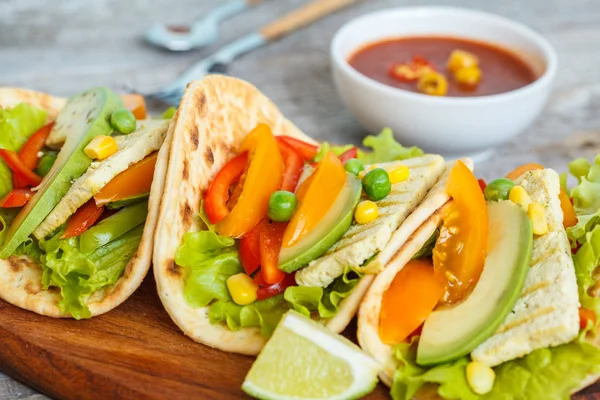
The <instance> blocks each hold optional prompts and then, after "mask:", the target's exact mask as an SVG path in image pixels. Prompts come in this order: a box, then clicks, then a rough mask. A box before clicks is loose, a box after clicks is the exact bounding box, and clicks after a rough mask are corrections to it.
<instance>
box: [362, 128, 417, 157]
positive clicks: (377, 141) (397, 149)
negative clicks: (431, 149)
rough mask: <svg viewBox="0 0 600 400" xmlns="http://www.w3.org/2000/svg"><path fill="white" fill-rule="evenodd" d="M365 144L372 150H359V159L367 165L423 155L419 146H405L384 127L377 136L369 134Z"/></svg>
mask: <svg viewBox="0 0 600 400" xmlns="http://www.w3.org/2000/svg"><path fill="white" fill-rule="evenodd" d="M363 146H364V147H366V148H369V149H371V150H372V151H363V150H358V159H359V160H360V161H362V163H363V164H365V165H367V164H376V163H384V162H390V161H397V160H406V159H408V158H413V157H419V156H422V155H423V150H421V149H419V148H418V147H414V146H413V147H403V146H402V145H401V144H400V143H398V142H397V141H396V139H394V135H393V134H392V130H391V129H389V128H386V129H384V130H383V131H381V133H380V134H379V135H377V136H372V135H370V136H367V137H366V138H365V139H364V140H363Z"/></svg>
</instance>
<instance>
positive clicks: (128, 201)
mask: <svg viewBox="0 0 600 400" xmlns="http://www.w3.org/2000/svg"><path fill="white" fill-rule="evenodd" d="M148 197H150V193H142V194H136V195H135V196H131V197H127V198H125V199H121V200H117V201H113V202H112V203H108V204H107V205H106V208H108V209H109V210H118V209H119V208H123V207H127V206H130V205H132V204H137V203H140V202H142V201H144V200H148Z"/></svg>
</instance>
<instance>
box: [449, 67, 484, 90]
mask: <svg viewBox="0 0 600 400" xmlns="http://www.w3.org/2000/svg"><path fill="white" fill-rule="evenodd" d="M454 79H456V81H457V82H458V83H459V84H461V85H464V86H477V85H478V84H479V82H480V81H481V70H480V69H479V67H467V68H460V69H457V70H456V71H455V72H454Z"/></svg>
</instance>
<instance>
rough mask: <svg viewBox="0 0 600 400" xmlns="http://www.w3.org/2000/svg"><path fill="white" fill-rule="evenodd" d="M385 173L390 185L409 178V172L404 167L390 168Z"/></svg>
mask: <svg viewBox="0 0 600 400" xmlns="http://www.w3.org/2000/svg"><path fill="white" fill-rule="evenodd" d="M387 173H388V176H389V177H390V182H392V185H394V184H396V183H400V182H404V181H405V180H407V179H408V177H409V176H410V170H409V169H408V167H407V166H406V165H401V166H399V167H396V168H390V169H388V170H387Z"/></svg>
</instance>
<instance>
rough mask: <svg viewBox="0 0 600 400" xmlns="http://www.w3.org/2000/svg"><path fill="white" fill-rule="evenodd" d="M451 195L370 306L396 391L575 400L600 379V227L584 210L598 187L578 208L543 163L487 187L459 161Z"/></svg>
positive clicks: (363, 314)
mask: <svg viewBox="0 0 600 400" xmlns="http://www.w3.org/2000/svg"><path fill="white" fill-rule="evenodd" d="M580 162H581V161H580ZM588 169H590V166H589V163H588ZM584 176H585V174H584ZM580 179H581V177H580ZM590 179H593V178H590ZM580 182H582V183H581V184H583V185H589V183H590V182H586V179H582V180H581V181H580ZM446 190H447V191H448V195H449V197H450V198H451V200H450V201H449V202H448V203H447V204H446V205H444V207H442V208H441V209H440V210H438V211H436V212H435V213H434V214H432V215H431V216H430V217H429V219H428V220H427V222H425V223H424V224H423V225H422V226H421V227H420V228H419V229H418V230H417V231H416V232H415V233H414V234H413V235H412V237H411V238H410V239H409V240H408V241H407V242H406V243H405V244H404V246H403V247H402V249H401V250H400V251H399V252H398V253H396V255H395V256H394V257H393V258H392V259H391V261H390V262H389V263H388V264H387V265H386V268H385V269H384V270H383V271H382V272H381V273H380V274H379V275H377V276H376V277H375V279H374V282H373V284H372V285H371V286H370V288H369V290H368V292H367V294H366V296H365V298H364V300H363V302H362V303H361V305H360V309H359V313H358V332H357V337H358V341H359V344H360V345H361V347H362V348H363V349H364V350H365V351H366V352H367V353H368V354H369V355H371V356H372V357H373V358H374V359H375V360H377V361H378V362H380V363H381V364H382V366H383V367H382V370H381V372H380V379H381V380H382V381H383V382H384V383H385V384H386V385H388V386H390V387H391V394H392V397H393V398H394V399H479V398H481V399H496V398H523V399H530V398H568V397H569V396H570V395H571V394H574V393H576V392H577V391H579V390H581V389H582V388H584V387H585V386H587V385H589V384H591V383H593V382H594V381H596V380H597V379H598V378H599V377H600V349H599V348H598V344H599V343H598V340H597V336H596V335H597V331H598V325H597V317H596V312H597V311H598V308H597V305H598V303H599V301H598V298H597V297H595V296H596V294H595V293H594V288H595V287H597V283H596V279H597V278H596V277H595V274H596V268H597V266H598V262H599V259H598V256H597V255H596V252H595V251H594V250H592V248H593V247H594V246H596V245H597V242H596V241H597V239H596V235H598V234H600V233H598V232H596V228H595V227H592V226H591V225H589V224H588V225H587V226H586V223H587V222H589V216H588V218H584V215H579V213H580V211H581V212H584V211H583V210H584V208H583V207H582V206H581V205H579V204H584V203H585V204H588V205H589V204H590V203H589V198H587V197H586V196H589V195H590V193H591V192H587V191H581V190H578V189H577V188H575V189H573V191H571V197H572V198H573V203H574V204H575V207H573V206H572V205H571V202H570V201H569V200H568V199H569V197H568V196H567V195H566V193H568V191H567V189H565V188H564V187H562V188H561V185H560V183H559V176H558V174H557V173H556V172H555V171H553V170H551V169H543V168H542V167H541V166H539V165H536V164H528V165H526V166H523V167H521V168H518V169H517V170H515V171H513V172H512V173H510V174H509V175H507V178H500V179H497V180H495V181H493V182H491V183H490V184H489V185H488V187H487V188H486V189H485V190H484V191H482V190H481V188H480V185H479V184H478V182H477V179H476V178H475V177H474V175H472V174H470V173H469V172H468V169H466V168H464V166H462V167H461V166H457V167H455V168H453V169H452V171H451V173H450V178H449V182H448V183H447V185H446ZM583 193H585V195H584V194H583ZM594 196H596V195H594ZM564 198H566V201H564V200H563V199H564ZM582 198H584V199H585V201H583V200H582ZM575 211H577V215H576V213H575ZM587 212H589V208H588V209H587ZM595 212H597V211H595ZM578 219H579V222H578ZM482 221H484V222H485V223H484V224H482V223H481V222H482ZM577 235H579V236H577ZM582 238H585V239H583V240H582ZM570 241H571V242H570ZM572 244H573V245H574V247H573V250H572ZM572 253H573V254H572ZM559 371H562V372H559ZM559 376H560V378H559Z"/></svg>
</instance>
